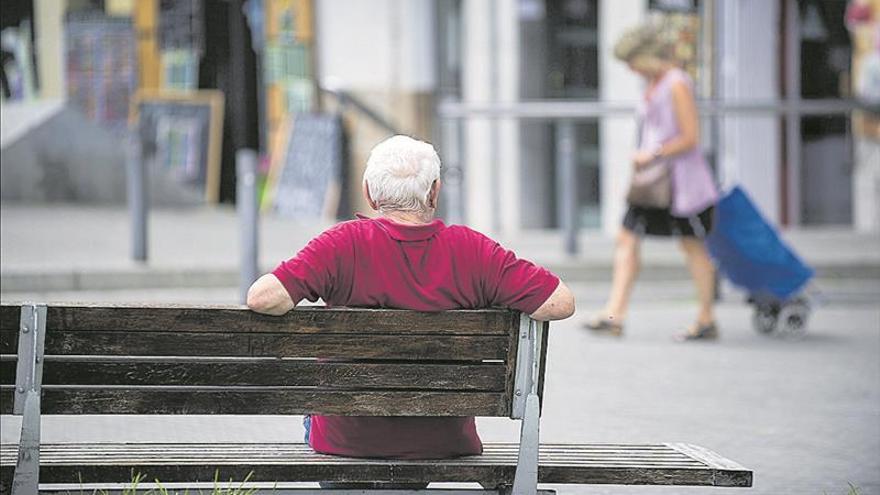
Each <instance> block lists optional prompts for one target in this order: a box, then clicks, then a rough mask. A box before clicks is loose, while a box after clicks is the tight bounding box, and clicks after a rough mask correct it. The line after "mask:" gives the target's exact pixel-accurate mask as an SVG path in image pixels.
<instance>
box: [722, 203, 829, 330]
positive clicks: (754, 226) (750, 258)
mask: <svg viewBox="0 0 880 495" xmlns="http://www.w3.org/2000/svg"><path fill="white" fill-rule="evenodd" d="M707 246H708V248H709V253H710V254H711V256H712V258H713V259H714V260H715V263H716V264H717V266H718V269H719V271H720V272H721V274H722V275H724V276H725V277H726V278H727V279H728V280H730V281H731V282H732V283H733V284H734V285H735V286H737V287H740V288H742V289H744V290H746V291H747V292H748V294H749V302H750V303H751V304H752V305H753V306H754V309H755V311H754V314H753V316H752V325H753V326H754V328H755V330H756V331H758V332H760V333H762V334H768V335H769V334H773V335H777V336H783V337H799V336H802V335H803V334H804V333H805V332H806V331H807V321H808V319H809V316H810V311H811V305H810V299H809V298H808V297H806V293H805V289H806V287H807V284H808V283H809V281H810V279H812V278H813V274H814V272H813V269H812V268H810V267H809V266H807V265H806V264H805V263H804V262H803V261H802V260H801V259H800V258H798V256H797V255H796V254H795V253H794V252H793V251H792V250H791V249H790V248H789V247H788V246H787V245H786V244H785V243H784V242H783V241H782V239H780V238H779V234H778V233H777V232H776V230H775V229H774V228H773V227H772V226H770V224H769V223H768V222H767V221H766V220H765V219H764V217H763V216H762V215H761V213H760V212H759V211H758V209H757V207H755V205H754V203H753V202H752V201H751V200H750V199H749V197H748V196H747V195H746V193H745V191H743V190H742V188H741V187H739V186H737V187H734V188H733V189H732V190H731V191H730V192H728V193H727V194H726V195H725V196H724V197H723V198H721V200H720V201H719V202H718V205H717V206H716V208H715V225H714V227H713V229H712V232H711V233H710V234H709V236H708V238H707Z"/></svg>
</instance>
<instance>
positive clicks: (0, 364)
mask: <svg viewBox="0 0 880 495" xmlns="http://www.w3.org/2000/svg"><path fill="white" fill-rule="evenodd" d="M17 365H18V362H17V360H16V357H15V356H13V355H9V354H3V355H2V356H0V385H10V384H14V383H15V367H16V366H17Z"/></svg>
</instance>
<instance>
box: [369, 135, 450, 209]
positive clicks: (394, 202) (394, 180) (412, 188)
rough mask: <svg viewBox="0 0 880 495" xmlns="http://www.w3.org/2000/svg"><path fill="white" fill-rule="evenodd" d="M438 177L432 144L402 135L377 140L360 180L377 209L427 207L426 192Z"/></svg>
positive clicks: (438, 163)
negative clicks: (364, 184)
mask: <svg viewBox="0 0 880 495" xmlns="http://www.w3.org/2000/svg"><path fill="white" fill-rule="evenodd" d="M439 178H440V157H439V156H437V151H435V150H434V147H433V146H431V145H430V144H429V143H426V142H424V141H419V140H417V139H413V138H411V137H409V136H403V135H397V136H392V137H390V138H388V139H386V140H385V141H382V142H381V143H379V144H377V145H376V146H375V147H374V148H373V150H372V151H371V152H370V158H369V159H367V169H366V170H365V171H364V183H366V185H367V187H368V189H369V191H370V198H372V200H373V201H374V202H375V203H376V209H378V210H379V211H380V212H385V211H418V212H425V211H428V210H430V207H429V206H428V195H429V194H430V193H431V186H432V185H433V184H434V181H436V180H437V179H439Z"/></svg>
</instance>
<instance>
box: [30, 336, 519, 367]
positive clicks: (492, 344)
mask: <svg viewBox="0 0 880 495" xmlns="http://www.w3.org/2000/svg"><path fill="white" fill-rule="evenodd" d="M507 345H508V344H507V338H506V337H502V336H497V337H495V336H492V337H480V336H461V335H424V336H421V337H420V338H418V339H415V338H412V336H407V335H340V334H328V335H324V334H280V333H276V334H271V333H260V334H246V333H227V334H210V333H192V332H176V331H175V332H155V333H154V332H146V331H140V332H133V333H130V332H122V331H120V332H103V331H102V332H75V331H74V332H69V331H58V330H56V329H52V328H50V329H48V330H47V332H46V342H45V352H46V354H47V355H50V354H58V355H115V356H126V355H134V356H180V355H189V356H248V357H298V358H313V357H319V358H328V359H398V360H441V361H481V360H489V359H495V360H503V359H504V358H505V357H506V356H507Z"/></svg>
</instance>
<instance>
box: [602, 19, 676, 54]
mask: <svg viewBox="0 0 880 495" xmlns="http://www.w3.org/2000/svg"><path fill="white" fill-rule="evenodd" d="M614 56H615V57H616V58H617V59H618V60H622V61H624V62H632V60H633V59H635V58H636V57H642V56H646V57H652V58H656V59H659V60H663V61H672V60H673V58H674V57H673V46H672V42H671V40H670V39H669V36H668V33H666V32H665V31H664V29H663V27H662V26H660V25H659V24H656V23H650V22H649V23H645V24H642V25H640V26H636V27H633V28H630V29H628V30H627V31H626V32H625V33H623V35H621V36H620V38H618V40H617V43H615V44H614Z"/></svg>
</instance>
